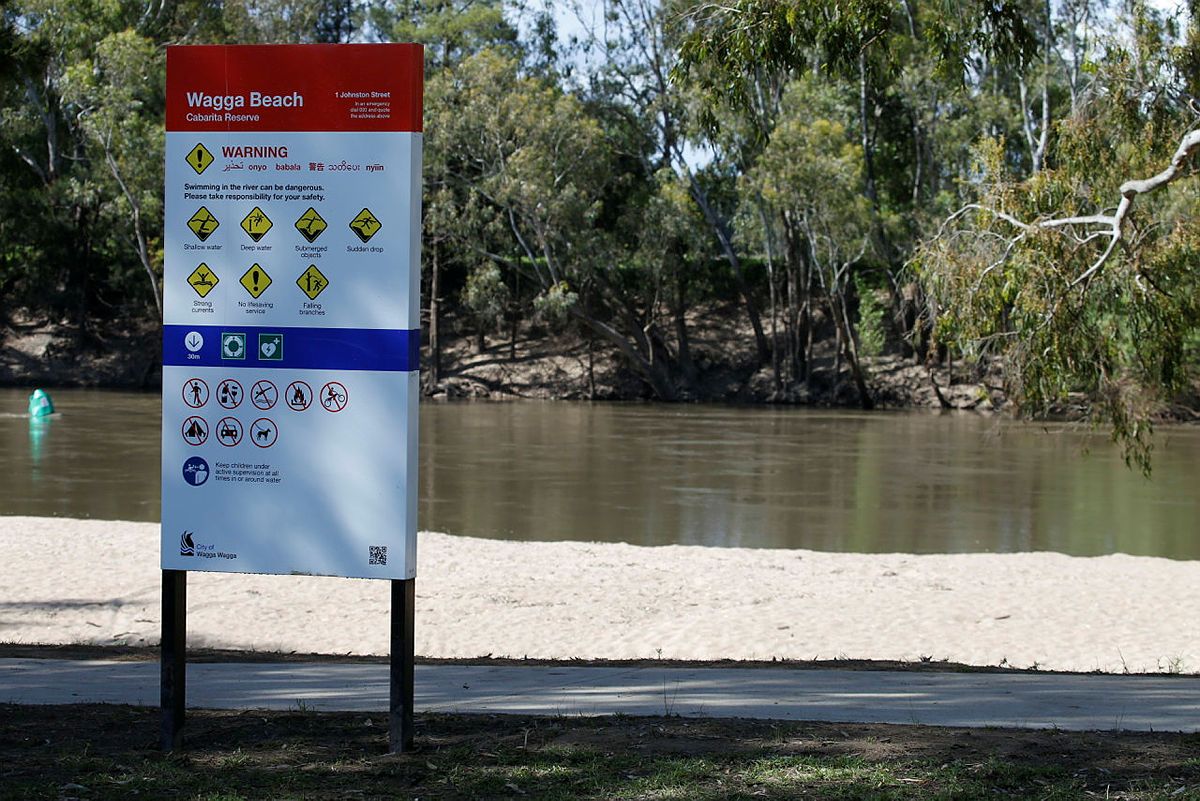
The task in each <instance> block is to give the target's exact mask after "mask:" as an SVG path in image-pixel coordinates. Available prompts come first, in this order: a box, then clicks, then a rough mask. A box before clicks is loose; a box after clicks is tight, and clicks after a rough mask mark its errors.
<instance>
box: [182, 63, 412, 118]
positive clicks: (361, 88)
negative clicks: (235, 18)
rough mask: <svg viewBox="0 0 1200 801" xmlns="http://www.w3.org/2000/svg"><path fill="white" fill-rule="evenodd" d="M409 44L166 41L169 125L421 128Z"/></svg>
mask: <svg viewBox="0 0 1200 801" xmlns="http://www.w3.org/2000/svg"><path fill="white" fill-rule="evenodd" d="M423 77H424V63H423V53H422V48H421V46H420V45H415V44H348V45H334V44H329V45H191V46H180V47H169V48H167V130H168V131H413V132H419V131H420V130H421V108H422V89H423Z"/></svg>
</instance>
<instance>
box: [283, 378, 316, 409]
mask: <svg viewBox="0 0 1200 801" xmlns="http://www.w3.org/2000/svg"><path fill="white" fill-rule="evenodd" d="M283 400H284V402H285V403H287V405H288V408H289V409H291V410H292V411H293V412H302V411H304V410H305V409H307V408H308V407H309V404H311V403H312V387H310V386H309V385H308V384H307V383H305V382H304V381H293V382H292V383H290V384H288V388H287V392H285V393H284V394H283Z"/></svg>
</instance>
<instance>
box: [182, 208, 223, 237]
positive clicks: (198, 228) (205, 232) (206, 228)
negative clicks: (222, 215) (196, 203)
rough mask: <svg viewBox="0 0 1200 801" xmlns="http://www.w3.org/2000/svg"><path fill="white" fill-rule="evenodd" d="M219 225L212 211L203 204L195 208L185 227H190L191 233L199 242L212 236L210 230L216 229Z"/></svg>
mask: <svg viewBox="0 0 1200 801" xmlns="http://www.w3.org/2000/svg"><path fill="white" fill-rule="evenodd" d="M220 225H221V223H220V222H218V221H217V218H216V217H214V216H213V214H212V212H211V211H209V210H208V209H206V208H205V207H204V206H201V207H200V208H198V209H196V213H195V214H193V215H192V216H191V218H190V219H189V220H188V221H187V227H188V228H190V229H192V233H193V234H195V235H196V238H197V239H199V240H200V241H201V242H203V241H204V240H206V239H208V238H209V237H210V236H212V232H213V231H215V230H217V228H219V227H220Z"/></svg>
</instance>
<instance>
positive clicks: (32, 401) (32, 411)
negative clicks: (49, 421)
mask: <svg viewBox="0 0 1200 801" xmlns="http://www.w3.org/2000/svg"><path fill="white" fill-rule="evenodd" d="M52 414H54V401H52V400H50V395H49V393H47V392H46V391H45V390H44V389H35V390H34V391H33V394H32V395H30V396H29V416H30V417H47V416H49V415H52Z"/></svg>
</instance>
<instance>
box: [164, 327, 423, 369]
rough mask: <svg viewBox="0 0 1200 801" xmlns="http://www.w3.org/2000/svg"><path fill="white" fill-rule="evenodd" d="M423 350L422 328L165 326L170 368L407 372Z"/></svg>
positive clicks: (166, 355)
mask: <svg viewBox="0 0 1200 801" xmlns="http://www.w3.org/2000/svg"><path fill="white" fill-rule="evenodd" d="M420 351H421V332H420V330H418V329H413V330H407V331H406V330H397V329H374V328H287V327H269V326H247V325H222V326H216V325H165V326H163V365H164V366H167V367H253V368H255V369H256V370H261V369H272V368H277V369H284V370H374V371H379V372H408V371H411V370H416V369H417V367H418V364H419V361H420Z"/></svg>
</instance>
